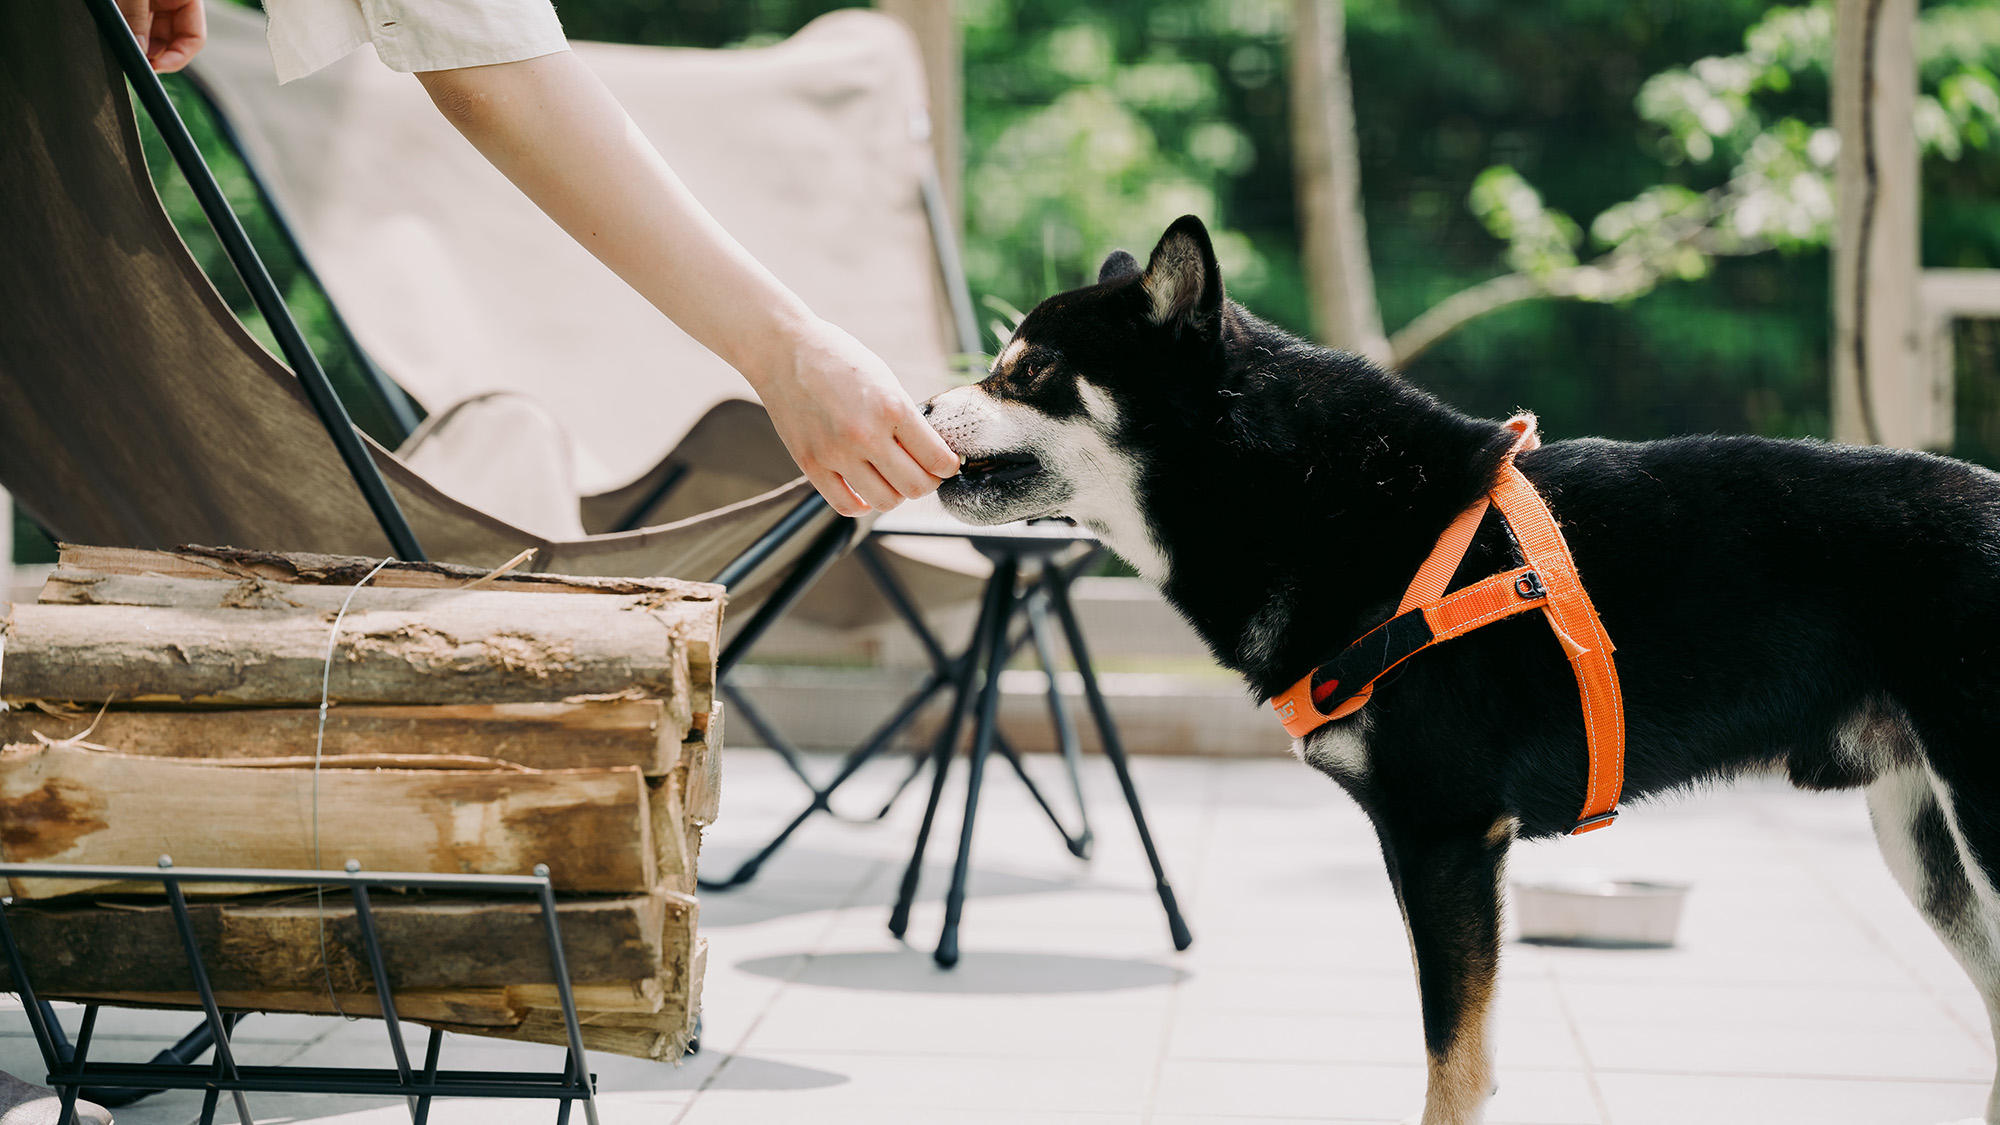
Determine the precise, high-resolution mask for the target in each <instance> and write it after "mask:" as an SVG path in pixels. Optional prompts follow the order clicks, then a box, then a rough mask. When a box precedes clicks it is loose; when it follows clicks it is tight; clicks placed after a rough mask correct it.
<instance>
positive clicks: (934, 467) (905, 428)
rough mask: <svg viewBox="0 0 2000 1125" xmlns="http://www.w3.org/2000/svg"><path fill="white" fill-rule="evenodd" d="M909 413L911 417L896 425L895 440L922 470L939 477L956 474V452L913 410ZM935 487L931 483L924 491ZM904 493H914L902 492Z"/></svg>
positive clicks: (907, 494)
mask: <svg viewBox="0 0 2000 1125" xmlns="http://www.w3.org/2000/svg"><path fill="white" fill-rule="evenodd" d="M910 413H911V414H912V415H913V417H912V418H910V419H909V421H907V422H905V423H903V424H901V425H899V426H897V427H896V440H897V441H898V442H899V443H901V445H902V447H903V449H904V450H905V451H906V452H907V453H908V454H909V455H910V457H911V459H913V460H914V461H915V462H916V463H917V465H918V467H920V468H922V469H923V471H924V472H926V473H929V474H930V475H931V476H933V477H939V478H943V477H955V476H957V475H958V454H956V453H953V452H952V451H951V446H949V445H946V444H945V442H944V439H943V438H941V437H939V436H938V432H937V431H936V430H933V429H931V428H930V425H929V423H927V422H925V421H924V420H923V418H922V417H921V416H917V415H916V412H915V411H911V412H910ZM936 487H937V486H936V485H931V486H930V488H926V489H924V491H925V492H929V491H930V490H931V488H936ZM904 495H906V496H909V495H914V494H912V493H904Z"/></svg>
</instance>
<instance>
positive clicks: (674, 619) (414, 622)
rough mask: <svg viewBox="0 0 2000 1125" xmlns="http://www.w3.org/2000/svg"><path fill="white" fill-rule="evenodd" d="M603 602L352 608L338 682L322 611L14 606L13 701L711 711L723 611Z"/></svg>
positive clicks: (8, 666) (507, 600) (502, 599)
mask: <svg viewBox="0 0 2000 1125" xmlns="http://www.w3.org/2000/svg"><path fill="white" fill-rule="evenodd" d="M359 600H360V599H359V598H357V602H358V601H359ZM541 600H553V601H555V602H557V603H559V604H557V605H553V606H547V605H541V604H537V602H538V601H541ZM596 600H597V599H588V600H586V599H582V598H574V597H556V598H553V599H535V598H532V597H531V596H530V595H522V594H512V595H509V594H491V593H483V592H473V593H464V594H457V595H452V600H451V601H450V602H449V603H447V604H442V605H437V606H433V607H430V608H425V609H390V608H385V609H371V608H366V607H361V608H354V609H350V610H349V611H348V613H347V615H346V617H345V618H344V619H343V620H342V621H341V625H340V634H339V638H338V640H337V643H336V644H335V646H334V654H333V670H332V675H331V678H330V680H329V679H327V671H326V669H327V641H328V637H329V633H330V630H331V626H332V622H331V620H330V617H331V614H330V613H323V612H321V611H319V610H316V609H312V608H309V607H307V608H298V609H258V610H243V609H194V608H170V607H140V606H76V605H25V606H15V607H13V611H12V614H11V617H10V619H9V621H8V623H7V635H6V648H5V663H4V666H0V696H4V697H5V698H6V699H7V700H8V701H10V702H13V701H32V700H66V701H77V702H82V703H89V704H99V703H103V702H105V701H107V700H114V699H115V700H118V701H120V702H130V703H166V704H222V705H230V706H263V707H284V706H300V705H315V706H316V705H317V704H318V703H319V701H320V697H321V691H322V689H323V685H324V689H325V690H326V691H327V692H328V693H329V698H330V699H332V700H335V701H338V702H343V703H403V704H411V703H557V702H564V701H569V700H576V699H579V698H587V697H593V696H595V697H626V698H631V697H646V698H658V699H664V700H667V701H669V705H670V706H673V707H674V708H675V709H676V711H677V714H676V722H680V721H683V716H685V718H686V721H691V720H692V716H693V713H694V712H700V711H706V710H707V709H708V706H709V703H710V702H711V700H710V699H709V698H708V693H706V692H701V693H698V692H697V691H696V688H695V685H694V683H693V682H692V680H691V678H690V668H689V665H690V656H691V654H690V651H689V648H690V646H689V643H688V640H689V637H690V634H694V633H701V634H703V635H706V634H707V632H708V629H709V625H710V619H711V618H712V607H711V606H708V605H705V604H700V603H696V604H694V605H692V606H690V605H688V604H686V603H667V604H665V605H661V606H657V607H635V606H626V605H619V606H618V607H617V608H613V609H605V610H602V611H600V612H591V610H590V608H589V607H590V605H591V603H592V602H594V601H596Z"/></svg>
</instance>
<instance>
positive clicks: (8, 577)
mask: <svg viewBox="0 0 2000 1125" xmlns="http://www.w3.org/2000/svg"><path fill="white" fill-rule="evenodd" d="M13 600H14V498H13V497H12V496H9V495H8V494H7V493H6V492H5V491H0V602H11V601H13Z"/></svg>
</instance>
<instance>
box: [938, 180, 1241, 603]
mask: <svg viewBox="0 0 2000 1125" xmlns="http://www.w3.org/2000/svg"><path fill="white" fill-rule="evenodd" d="M1224 316H1225V307H1224V302H1223V294H1222V272H1221V270H1220V269H1219V268H1218V267H1217V265H1216V260H1215V249H1214V247H1213V245H1212V244H1211V243H1210V241H1209V237H1208V231H1207V229H1206V228H1204V227H1203V226H1202V224H1201V220H1200V219H1197V218H1195V217H1194V216H1192V215H1188V216H1185V217H1183V218H1181V219H1179V220H1177V221H1175V223H1174V224H1173V225H1172V226H1171V227H1168V228H1167V232H1166V234H1165V235H1164V236H1162V237H1161V239H1160V242H1159V245H1157V246H1155V247H1154V248H1153V254H1152V258H1151V260H1150V261H1149V262H1148V264H1147V266H1146V268H1145V269H1144V270H1141V269H1140V268H1139V263H1138V261H1137V260H1136V259H1134V258H1133V257H1132V255H1130V254H1127V253H1126V252H1124V251H1123V250H1119V251H1114V252H1113V253H1112V254H1111V256H1110V257H1108V258H1106V259H1105V261H1104V265H1103V268H1102V269H1100V270H1099V271H1098V276H1097V284H1095V285H1092V286H1088V287H1086V288H1083V289H1076V290H1072V291H1070V292H1068V293H1062V294H1058V295H1057V296H1054V297H1050V298H1049V299H1048V300H1046V301H1043V302H1042V303H1041V304H1039V305H1037V306H1035V308H1034V311H1032V312H1030V313H1029V314H1028V316H1027V318H1026V319H1025V320H1023V321H1022V322H1021V326H1020V328H1019V329H1018V330H1016V331H1015V333H1014V337H1013V339H1012V340H1010V341H1008V343H1007V345H1006V347H1005V348H1003V349H1002V350H1001V352H1000V356H999V358H998V359H996V360H995V361H994V363H993V369H992V372H991V373H990V374H989V375H988V376H987V377H986V379H985V380H984V381H982V382H980V383H978V384H975V385H973V386H970V387H960V388H958V389H956V390H952V391H947V392H945V393H944V394H941V395H938V396H937V397H936V398H933V399H931V400H930V401H929V402H928V403H926V404H925V407H924V410H925V413H926V415H927V416H928V418H929V420H930V423H931V425H932V426H933V427H934V428H935V429H936V430H937V432H938V433H939V435H940V436H942V437H943V438H944V440H945V442H946V443H947V444H949V445H950V446H951V448H952V450H953V452H955V453H957V454H958V455H959V456H960V458H961V459H962V461H963V465H962V467H961V468H960V470H959V474H958V475H957V476H956V477H953V478H951V479H950V480H947V481H945V483H944V485H943V487H941V488H939V489H938V496H939V498H940V499H941V500H942V501H943V502H944V505H945V507H946V509H948V510H949V511H950V512H951V513H952V514H953V515H955V516H957V517H958V518H959V519H962V520H965V521H966V522H968V523H975V524H995V523H1006V522H1009V521H1011V520H1020V519H1034V518H1038V517H1044V516H1067V517H1069V518H1071V519H1074V520H1076V521H1077V522H1079V523H1082V524H1083V525H1085V526H1086V527H1089V528H1091V529H1092V530H1093V531H1095V532H1097V533H1098V534H1099V535H1100V536H1102V537H1103V538H1104V539H1105V540H1106V541H1107V542H1108V543H1109V544H1110V545H1111V547H1112V548H1113V549H1114V550H1116V551H1117V552H1118V553H1119V554H1121V555H1123V556H1125V558H1126V559H1127V560H1129V561H1130V562H1131V563H1132V564H1133V565H1134V566H1135V567H1137V568H1138V569H1139V572H1140V573H1141V574H1143V575H1145V576H1146V577H1148V578H1151V579H1153V580H1154V581H1156V582H1157V581H1160V580H1162V579H1163V577H1164V566H1163V563H1162V561H1161V558H1160V551H1159V548H1158V544H1157V543H1156V542H1155V537H1154V535H1153V532H1152V531H1151V529H1150V528H1149V527H1148V526H1147V523H1146V519H1145V516H1144V512H1143V506H1142V504H1141V501H1140V497H1139V486H1140V485H1139V482H1140V477H1141V475H1142V473H1143V470H1144V465H1143V463H1142V462H1143V456H1142V454H1141V453H1140V452H1139V451H1138V450H1137V449H1136V448H1135V446H1134V443H1133V442H1132V441H1131V440H1130V433H1131V428H1132V426H1133V423H1134V421H1135V417H1137V416H1141V415H1144V414H1147V413H1149V412H1152V411H1158V410H1163V409H1166V410H1170V409H1171V404H1172V401H1173V399H1174V397H1175V396H1174V395H1173V394H1172V393H1171V390H1172V388H1173V387H1174V386H1176V385H1181V386H1185V385H1188V384H1189V383H1190V382H1192V381H1194V380H1196V379H1198V378H1199V377H1200V373H1201V372H1203V371H1210V370H1213V369H1214V368H1216V367H1218V366H1219V365H1220V364H1221V362H1222V359H1221V335H1222V326H1223V320H1224Z"/></svg>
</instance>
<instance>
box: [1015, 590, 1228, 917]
mask: <svg viewBox="0 0 2000 1125" xmlns="http://www.w3.org/2000/svg"><path fill="white" fill-rule="evenodd" d="M1052 579H1053V580H1052V581H1051V582H1050V589H1049V600H1050V602H1051V603H1052V605H1053V607H1054V609H1055V611H1056V618H1057V619H1058V620H1060V621H1061V622H1062V627H1063V639H1064V640H1065V641H1067V642H1068V643H1069V653H1070V656H1071V657H1072V658H1074V659H1075V660H1076V670H1077V673H1078V674H1079V675H1080V676H1082V678H1083V696H1084V699H1085V700H1086V701H1087V702H1088V703H1089V704H1090V716H1091V719H1092V721H1093V722H1095V723H1096V724H1097V735H1098V737H1099V738H1100V739H1101V740H1102V741H1103V743H1104V756H1105V757H1107V758H1109V759H1111V769H1112V770H1113V772H1115V773H1116V774H1117V775H1118V787H1119V788H1120V789H1122V790H1124V792H1125V804H1126V806H1127V807H1128V808H1130V809H1131V810H1132V826H1133V827H1134V828H1137V829H1138V830H1139V843H1140V844H1141V845H1142V846H1144V848H1145V850H1146V862H1147V863H1149V864H1151V865H1152V867H1153V887H1154V889H1155V890H1157V891H1158V892H1159V894H1160V906H1161V907H1163V908H1164V909H1165V910H1166V912H1167V929H1168V931H1169V932H1170V933H1172V935H1173V939H1174V948H1175V949H1186V948H1187V947H1188V946H1190V945H1192V944H1194V935H1193V934H1191V933H1189V932H1188V928H1187V922H1186V920H1184V919H1183V918H1182V917H1181V908H1180V904H1179V903H1178V902H1176V901H1175V900H1174V889H1173V887H1172V886H1170V885H1169V884H1168V883H1167V871H1166V868H1164V867H1162V866H1161V865H1160V853H1159V851H1158V849H1156V848H1154V846H1153V834H1152V832H1150V831H1149V830H1147V828H1146V813H1145V810H1144V809H1141V808H1140V807H1139V790H1138V789H1136V788H1135V787H1134V786H1133V785H1132V771H1131V769H1130V767H1129V766H1128V765H1127V764H1126V761H1125V746H1124V744H1123V743H1121V742H1119V741H1118V726H1117V724H1116V723H1114V722H1112V720H1111V708H1110V707H1108V706H1106V705H1105V702H1104V693H1103V692H1101V691H1099V690H1098V687H1097V673H1096V671H1095V670H1094V669H1092V668H1091V665H1090V649H1089V648H1088V646H1086V645H1085V644H1084V640H1083V630H1082V629H1081V628H1080V627H1078V625H1077V623H1076V610H1075V609H1074V608H1073V607H1072V606H1071V605H1070V601H1069V579H1068V577H1067V576H1066V575H1063V574H1060V573H1056V574H1054V575H1052Z"/></svg>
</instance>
